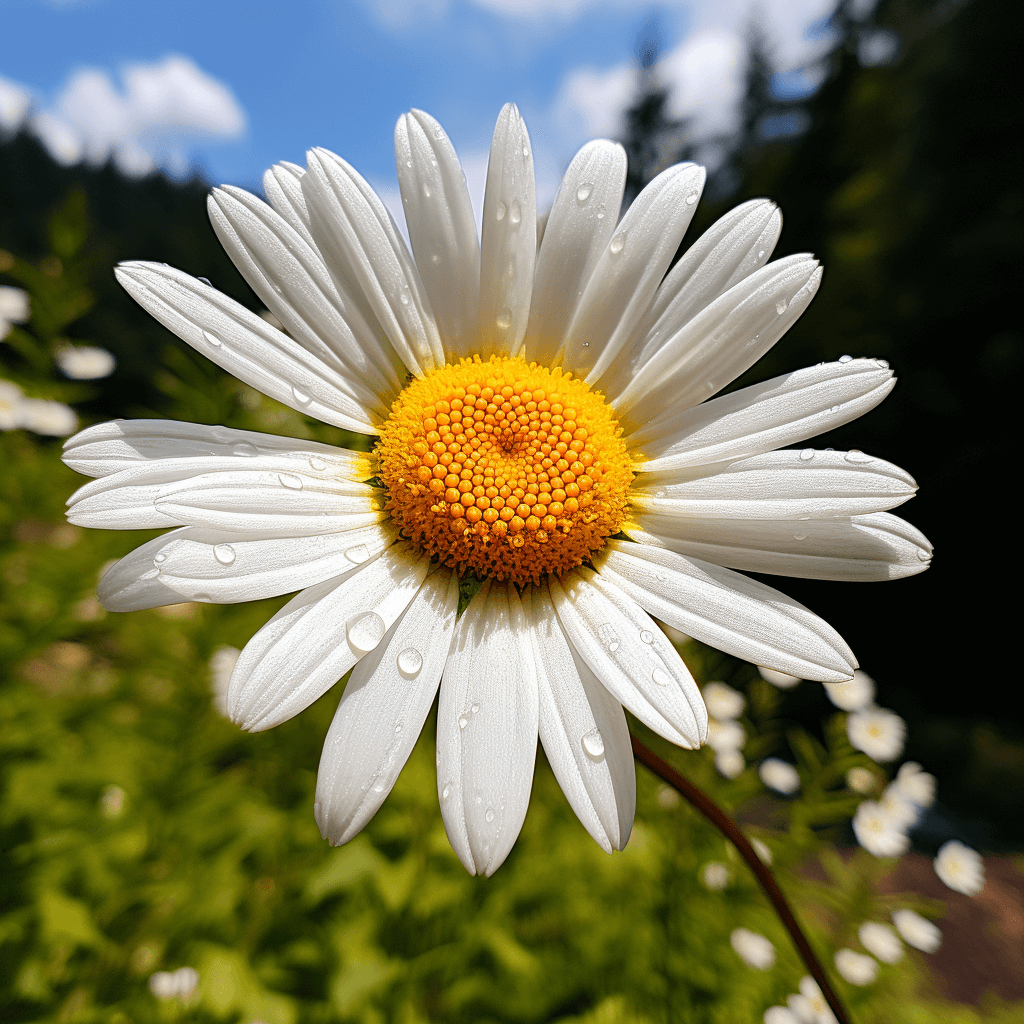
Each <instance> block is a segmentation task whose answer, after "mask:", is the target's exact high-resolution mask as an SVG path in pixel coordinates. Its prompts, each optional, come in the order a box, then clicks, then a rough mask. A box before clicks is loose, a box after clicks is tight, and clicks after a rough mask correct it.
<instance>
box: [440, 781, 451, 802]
mask: <svg viewBox="0 0 1024 1024" xmlns="http://www.w3.org/2000/svg"><path fill="white" fill-rule="evenodd" d="M451 795H452V787H451V784H450V783H449V784H448V785H447V786H445V787H444V789H442V790H441V799H442V800H447V799H448V797H450V796H451Z"/></svg>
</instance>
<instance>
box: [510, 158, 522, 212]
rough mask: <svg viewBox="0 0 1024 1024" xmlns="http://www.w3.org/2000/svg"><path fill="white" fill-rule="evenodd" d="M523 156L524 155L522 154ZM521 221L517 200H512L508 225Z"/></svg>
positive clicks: (520, 208) (520, 210) (520, 209)
mask: <svg viewBox="0 0 1024 1024" xmlns="http://www.w3.org/2000/svg"><path fill="white" fill-rule="evenodd" d="M523 155H524V156H525V155H526V154H523ZM522 219H523V210H522V207H520V205H519V200H518V199H513V200H512V205H511V207H509V211H508V222H509V224H518V223H519V222H520V221H521V220H522Z"/></svg>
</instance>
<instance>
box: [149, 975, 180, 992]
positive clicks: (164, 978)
mask: <svg viewBox="0 0 1024 1024" xmlns="http://www.w3.org/2000/svg"><path fill="white" fill-rule="evenodd" d="M149 991H150V992H152V993H153V995H154V996H156V998H157V999H173V998H174V997H175V996H176V995H177V994H178V981H177V979H176V978H175V977H174V975H173V974H171V972H170V971H157V972H156V974H151V975H150V976H149Z"/></svg>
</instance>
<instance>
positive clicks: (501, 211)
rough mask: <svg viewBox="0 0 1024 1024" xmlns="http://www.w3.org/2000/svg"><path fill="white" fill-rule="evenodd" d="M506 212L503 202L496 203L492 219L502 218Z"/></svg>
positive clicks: (506, 208)
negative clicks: (496, 206)
mask: <svg viewBox="0 0 1024 1024" xmlns="http://www.w3.org/2000/svg"><path fill="white" fill-rule="evenodd" d="M506 213H508V207H507V206H506V205H505V204H504V203H498V208H497V209H496V210H495V211H494V219H495V220H504V219H505V214H506Z"/></svg>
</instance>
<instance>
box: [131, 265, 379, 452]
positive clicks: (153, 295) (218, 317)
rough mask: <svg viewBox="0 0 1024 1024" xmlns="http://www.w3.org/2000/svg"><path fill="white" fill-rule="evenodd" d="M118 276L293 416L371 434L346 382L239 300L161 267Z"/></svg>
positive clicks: (195, 343)
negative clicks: (303, 415) (295, 414)
mask: <svg viewBox="0 0 1024 1024" xmlns="http://www.w3.org/2000/svg"><path fill="white" fill-rule="evenodd" d="M115 276H116V277H117V280H118V281H119V282H120V283H121V285H122V287H123V288H124V289H125V291H127V292H128V294H129V295H131V297H132V298H133V299H135V301H136V302H138V303H139V305H140V306H142V307H143V309H145V310H146V311H147V312H149V313H151V314H152V315H153V316H154V317H156V319H157V320H159V321H160V323H162V324H163V325H164V327H166V328H167V329H168V330H170V331H173V332H174V333H175V334H176V335H177V336H178V337H179V338H181V339H182V341H185V342H187V343H188V344H189V345H191V346H192V347H193V348H194V349H195V350H196V351H197V352H200V353H202V354H203V355H204V356H206V357H207V358H208V359H211V360H212V361H213V362H215V363H216V364H217V365H218V366H221V367H223V368H224V369H225V370H227V371H228V373H231V374H234V376H236V377H237V378H238V379H239V380H242V381H245V383H246V384H250V385H251V386H252V387H254V388H256V390H257V391H262V392H263V394H265V395H268V396H269V397H271V398H274V399H276V400H277V401H279V402H283V403H284V404H285V405H287V406H289V407H290V408H292V409H295V410H296V412H301V413H305V414H306V415H309V416H313V417H315V418H316V419H318V420H322V421H323V422H324V423H330V424H331V425H332V426H335V427H344V428H345V429H346V430H355V431H360V432H363V431H365V430H366V426H365V421H366V415H365V412H364V410H363V409H362V408H361V407H360V406H359V405H358V403H356V402H355V401H354V400H353V399H352V398H351V396H350V395H349V393H348V392H349V383H348V380H347V379H346V378H345V377H343V376H342V375H341V374H339V373H338V372H337V371H336V370H334V369H333V368H332V367H330V366H328V365H327V364H326V363H325V362H324V361H323V360H322V359H321V358H320V357H319V356H317V355H315V354H313V353H311V352H309V351H307V350H306V349H305V348H303V347H302V345H300V344H299V343H298V342H297V341H295V340H294V339H292V338H289V337H288V335H286V334H284V333H283V332H282V331H278V330H276V329H275V328H273V327H271V326H270V324H268V323H267V322H266V321H265V320H263V319H261V318H260V317H258V316H256V314H255V313H250V312H249V310H247V309H246V308H245V307H244V306H242V305H240V304H239V303H237V302H235V300H234V299H229V298H228V297H227V296H226V295H222V294H221V293H220V292H218V291H217V290H216V289H215V288H211V287H210V285H208V284H203V283H202V281H199V280H197V279H196V278H194V277H189V275H188V274H183V273H182V272H181V271H180V270H175V269H174V268H173V267H166V266H163V265H161V264H158V263H139V262H132V263H122V264H120V265H119V266H118V267H117V269H116V270H115Z"/></svg>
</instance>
